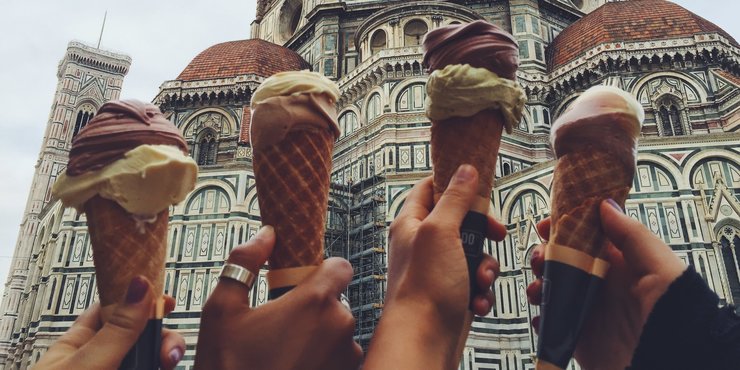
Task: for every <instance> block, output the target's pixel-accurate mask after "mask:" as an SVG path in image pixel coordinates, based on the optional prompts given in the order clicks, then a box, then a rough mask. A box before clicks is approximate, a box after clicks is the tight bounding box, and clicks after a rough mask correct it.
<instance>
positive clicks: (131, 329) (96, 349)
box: [73, 276, 154, 369]
mask: <svg viewBox="0 0 740 370" xmlns="http://www.w3.org/2000/svg"><path fill="white" fill-rule="evenodd" d="M153 302H154V293H152V288H151V285H150V284H149V280H147V279H146V278H145V277H143V276H136V277H134V278H133V279H131V283H130V284H129V287H128V291H127V292H126V297H125V300H124V302H122V303H120V304H119V305H118V307H117V308H116V309H115V311H113V315H112V316H111V317H110V320H108V322H107V323H105V325H103V328H102V329H100V331H98V333H97V334H95V336H94V337H93V338H92V339H91V340H90V341H89V342H88V343H87V344H86V345H84V346H83V347H82V348H81V349H80V351H78V352H77V353H76V354H75V357H76V361H74V362H73V363H76V364H79V367H78V368H80V369H115V368H118V366H119V365H120V363H121V361H122V360H123V358H124V357H125V356H126V353H128V351H129V350H130V349H131V347H133V345H134V343H136V340H137V339H138V338H139V335H140V334H141V332H142V331H143V330H144V327H145V326H146V323H147V321H148V320H149V318H150V316H151V313H152V304H153Z"/></svg>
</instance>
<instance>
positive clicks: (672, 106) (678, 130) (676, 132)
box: [658, 99, 686, 136]
mask: <svg viewBox="0 0 740 370" xmlns="http://www.w3.org/2000/svg"><path fill="white" fill-rule="evenodd" d="M658 116H659V118H660V127H661V128H662V129H663V130H662V131H663V136H682V135H686V131H685V130H684V124H683V122H682V119H681V111H680V110H679V109H678V104H676V102H674V101H673V100H671V99H666V100H663V102H662V103H661V104H660V108H659V109H658Z"/></svg>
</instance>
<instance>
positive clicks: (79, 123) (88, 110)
mask: <svg viewBox="0 0 740 370" xmlns="http://www.w3.org/2000/svg"><path fill="white" fill-rule="evenodd" d="M97 110H98V109H97V108H95V106H94V105H92V103H83V104H80V106H79V107H78V108H77V113H76V114H75V115H74V117H75V125H74V128H73V131H72V137H75V136H77V134H79V133H80V131H81V130H82V129H83V128H85V126H87V124H88V123H89V122H90V120H92V119H93V117H94V116H95V112H97Z"/></svg>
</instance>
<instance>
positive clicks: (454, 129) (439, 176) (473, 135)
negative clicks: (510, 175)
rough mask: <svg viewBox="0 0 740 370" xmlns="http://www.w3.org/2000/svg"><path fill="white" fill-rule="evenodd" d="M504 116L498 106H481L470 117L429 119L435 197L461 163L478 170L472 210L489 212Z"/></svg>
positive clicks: (438, 195) (440, 193)
mask: <svg viewBox="0 0 740 370" xmlns="http://www.w3.org/2000/svg"><path fill="white" fill-rule="evenodd" d="M503 122H504V119H503V117H502V116H501V112H499V111H498V110H492V109H489V110H484V111H481V112H478V113H477V114H475V115H474V116H472V117H452V118H449V119H446V120H443V121H440V122H436V121H435V122H432V163H433V164H434V195H435V197H434V199H435V201H436V200H438V199H439V197H440V196H441V195H442V193H444V191H445V189H447V185H448V184H449V183H450V179H452V176H453V175H454V174H455V172H456V171H457V169H458V167H460V165H462V164H470V165H472V166H473V167H475V168H476V170H478V195H480V197H481V198H483V200H485V201H483V200H482V201H480V202H478V203H480V204H478V205H477V206H476V207H474V208H476V209H475V210H476V211H479V212H481V213H484V214H485V213H487V212H488V204H489V203H490V201H489V199H490V196H491V189H493V178H494V176H495V175H496V158H497V157H498V150H499V147H500V146H501V136H502V135H503V129H504V123H503Z"/></svg>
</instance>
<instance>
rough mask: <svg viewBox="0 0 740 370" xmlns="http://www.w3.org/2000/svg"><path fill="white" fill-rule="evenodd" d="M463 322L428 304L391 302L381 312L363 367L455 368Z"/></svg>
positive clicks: (421, 302) (400, 300)
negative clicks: (441, 312) (444, 315)
mask: <svg viewBox="0 0 740 370" xmlns="http://www.w3.org/2000/svg"><path fill="white" fill-rule="evenodd" d="M463 322H464V317H459V318H445V317H443V316H442V315H440V313H439V310H438V309H437V308H436V307H435V305H434V304H432V303H431V302H430V301H424V300H411V299H394V300H393V301H391V302H389V303H388V304H387V305H386V307H385V309H384V310H383V316H382V317H381V319H380V323H379V324H378V328H377V330H376V332H375V335H374V337H373V341H372V344H371V347H370V351H369V352H368V357H367V360H366V365H365V368H366V369H368V370H372V369H387V368H389V366H390V367H395V368H424V369H428V370H434V369H440V370H442V369H451V368H455V367H456V361H457V359H456V354H455V351H456V347H457V342H458V340H459V337H460V332H461V330H462V327H463ZM391 365H392V366H391ZM406 365H408V366H406Z"/></svg>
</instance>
